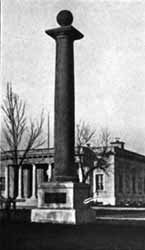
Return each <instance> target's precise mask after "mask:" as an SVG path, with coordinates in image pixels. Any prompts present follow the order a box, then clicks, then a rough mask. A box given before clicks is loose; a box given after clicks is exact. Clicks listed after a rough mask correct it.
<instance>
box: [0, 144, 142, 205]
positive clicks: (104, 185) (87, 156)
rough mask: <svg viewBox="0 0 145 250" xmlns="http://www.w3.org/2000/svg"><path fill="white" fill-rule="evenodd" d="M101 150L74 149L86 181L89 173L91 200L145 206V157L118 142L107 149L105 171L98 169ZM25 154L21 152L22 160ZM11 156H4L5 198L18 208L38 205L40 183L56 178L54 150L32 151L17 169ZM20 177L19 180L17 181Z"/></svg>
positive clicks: (2, 183) (107, 203)
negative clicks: (9, 198)
mask: <svg viewBox="0 0 145 250" xmlns="http://www.w3.org/2000/svg"><path fill="white" fill-rule="evenodd" d="M100 150H101V148H89V147H82V148H79V150H78V149H75V166H74V167H76V168H77V170H78V177H79V181H80V182H83V175H82V170H81V169H82V167H83V169H84V171H86V172H87V171H89V170H90V169H93V170H92V171H90V175H89V176H88V178H87V180H86V182H87V183H89V184H90V198H92V199H90V200H93V201H94V202H99V203H100V204H102V205H112V206H145V156H143V155H140V154H137V153H134V152H131V151H128V150H126V149H125V148H124V143H122V142H120V141H118V142H117V141H116V142H114V143H112V144H111V145H110V146H109V147H108V148H107V154H106V155H107V156H106V159H107V167H106V169H105V168H104V170H103V169H100V168H95V163H96V159H97V157H96V156H97V155H98V154H99V152H100ZM22 153H23V152H22V151H20V152H19V157H20V158H21V155H22ZM12 162H13V161H12V155H11V153H10V152H5V153H3V154H2V156H1V172H0V181H1V182H0V184H1V185H0V187H1V195H2V196H3V197H5V198H8V197H11V198H14V197H15V198H16V201H17V202H16V204H17V206H18V207H35V206H37V190H38V188H39V186H40V185H41V183H43V182H49V181H51V180H52V178H53V170H54V149H49V150H48V149H39V150H31V151H30V152H29V153H28V155H27V157H26V159H25V161H24V162H23V165H22V166H21V167H20V168H19V169H16V168H15V167H14V166H13V164H12ZM15 176H17V178H15Z"/></svg>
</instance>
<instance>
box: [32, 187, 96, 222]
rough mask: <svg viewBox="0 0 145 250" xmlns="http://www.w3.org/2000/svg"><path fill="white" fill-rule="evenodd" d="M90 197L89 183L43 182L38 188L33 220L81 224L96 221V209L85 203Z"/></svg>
mask: <svg viewBox="0 0 145 250" xmlns="http://www.w3.org/2000/svg"><path fill="white" fill-rule="evenodd" d="M88 197H89V185H88V184H83V183H73V182H63V183H58V182H52V183H43V184H42V185H41V186H40V187H39V189H38V208H37V209H32V212H31V221H32V222H44V223H60V224H81V223H89V222H94V221H95V217H96V216H95V211H93V210H92V209H91V208H89V207H88V206H86V205H84V204H83V201H84V200H85V199H86V198H88Z"/></svg>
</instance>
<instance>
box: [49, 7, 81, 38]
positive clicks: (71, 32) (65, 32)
mask: <svg viewBox="0 0 145 250" xmlns="http://www.w3.org/2000/svg"><path fill="white" fill-rule="evenodd" d="M56 19H57V22H58V24H59V25H60V27H58V28H54V29H49V30H46V31H45V32H46V34H47V35H49V36H51V37H52V38H53V39H55V40H56V39H58V38H62V37H64V36H65V37H67V38H68V39H69V40H72V41H74V40H79V39H81V38H83V34H82V33H81V32H80V31H78V30H77V29H76V28H74V27H73V26H72V25H71V24H72V22H73V15H72V13H71V12H70V11H69V10H62V11H60V12H59V13H58V15H57V18H56Z"/></svg>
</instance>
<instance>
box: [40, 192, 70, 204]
mask: <svg viewBox="0 0 145 250" xmlns="http://www.w3.org/2000/svg"><path fill="white" fill-rule="evenodd" d="M44 202H45V203H66V193H45V194H44Z"/></svg>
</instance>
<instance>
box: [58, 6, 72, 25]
mask: <svg viewBox="0 0 145 250" xmlns="http://www.w3.org/2000/svg"><path fill="white" fill-rule="evenodd" d="M56 19H57V22H58V24H59V25H60V26H67V25H71V24H72V22H73V15H72V13H71V12H70V11H69V10H62V11H60V12H59V13H58V15H57V18H56Z"/></svg>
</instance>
